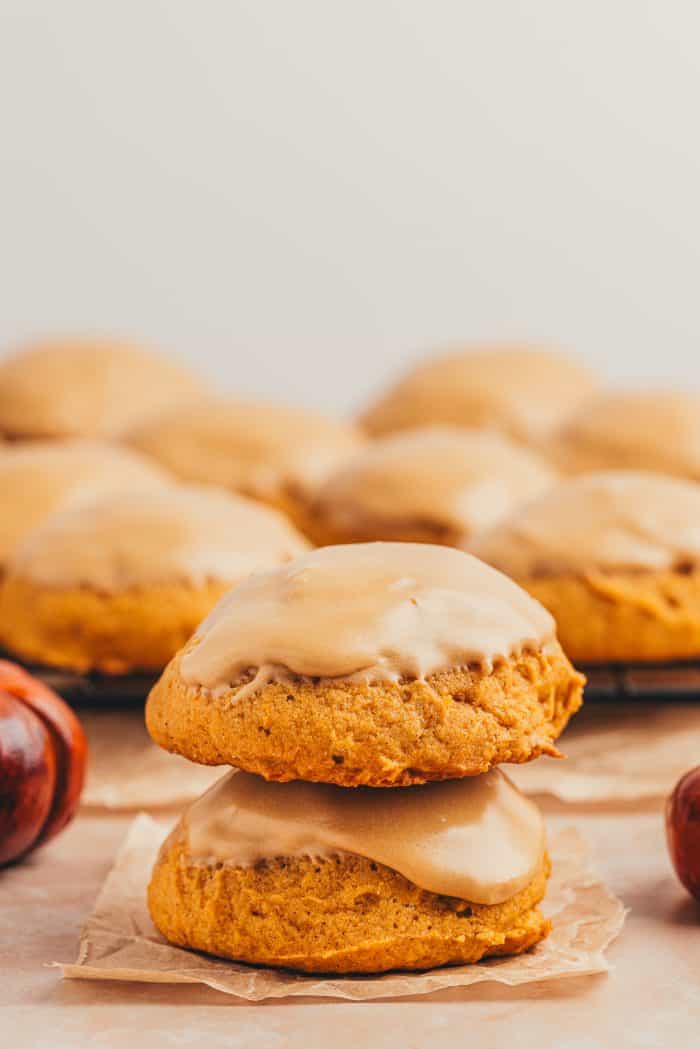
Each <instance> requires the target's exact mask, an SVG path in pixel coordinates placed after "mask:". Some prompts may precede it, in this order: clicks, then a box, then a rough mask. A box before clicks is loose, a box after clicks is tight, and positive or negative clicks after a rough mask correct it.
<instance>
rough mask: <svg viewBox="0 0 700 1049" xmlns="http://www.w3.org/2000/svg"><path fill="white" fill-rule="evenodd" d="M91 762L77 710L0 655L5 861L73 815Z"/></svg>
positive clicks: (0, 855) (0, 854) (1, 843)
mask: <svg viewBox="0 0 700 1049" xmlns="http://www.w3.org/2000/svg"><path fill="white" fill-rule="evenodd" d="M86 763H87V741H86V739H85V733H84V732H83V729H82V727H81V725H80V722H79V721H78V719H77V718H76V716H75V714H74V713H73V711H72V710H71V709H70V707H69V706H67V704H66V703H64V701H63V700H62V699H61V698H60V697H59V696H57V695H56V693H55V692H53V691H52V690H51V689H50V688H47V686H46V685H44V684H42V682H41V681H37V679H36V678H34V677H32V676H31V674H28V673H27V672H26V670H23V669H22V668H21V667H19V666H17V665H16V664H15V663H9V662H7V661H5V660H0V865H2V864H5V863H10V862H12V860H16V859H18V858H19V857H20V856H23V855H24V854H25V853H26V852H28V851H29V850H30V849H34V848H36V847H37V846H38V845H41V844H43V843H44V842H46V841H48V840H49V838H52V837H53V836H54V834H57V833H58V831H60V830H61V829H62V828H63V827H65V825H66V824H67V823H68V822H69V821H70V820H71V819H72V818H73V816H74V815H75V811H76V809H77V807H78V802H79V800H80V793H81V791H82V788H83V782H84V779H85V767H86Z"/></svg>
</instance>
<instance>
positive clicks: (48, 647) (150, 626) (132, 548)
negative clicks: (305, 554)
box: [0, 484, 307, 674]
mask: <svg viewBox="0 0 700 1049" xmlns="http://www.w3.org/2000/svg"><path fill="white" fill-rule="evenodd" d="M306 548H307V544H306V542H305V541H304V540H303V539H302V538H301V536H300V535H299V534H298V533H297V532H296V531H295V530H294V529H293V528H292V526H291V525H290V524H289V523H288V522H287V520H286V519H285V518H284V517H282V515H280V514H278V513H276V512H275V511H273V510H269V509H267V508H266V507H262V506H259V505H258V504H256V503H253V502H249V501H248V500H245V499H243V498H241V497H236V496H233V495H229V494H228V493H226V492H219V491H216V490H213V489H206V488H196V487H191V488H189V487H185V486H179V485H174V484H173V485H163V486H161V487H160V488H158V489H149V490H148V491H143V492H135V493H132V494H130V495H124V494H123V493H116V494H111V495H108V496H104V497H102V498H100V499H96V500H94V501H93V502H91V503H89V504H85V505H81V506H79V507H76V508H75V509H73V510H68V511H65V512H63V513H60V514H56V515H54V516H53V517H51V518H50V519H49V520H48V521H47V522H46V523H45V524H44V525H43V526H41V527H40V528H38V529H37V530H36V531H34V532H33V533H32V534H31V535H30V536H29V537H28V538H27V539H26V540H25V542H24V543H23V544H22V545H21V546H20V548H19V549H18V550H17V552H16V553H15V556H14V557H13V559H12V561H11V562H10V564H9V566H8V570H7V575H6V578H5V582H4V585H3V587H2V589H1V590H0V640H2V643H3V644H4V645H6V646H7V648H9V649H10V650H11V651H12V652H14V653H15V654H16V655H18V656H20V657H21V658H23V659H25V660H28V661H34V662H39V663H46V664H50V665H55V666H62V667H68V668H70V669H73V670H77V671H89V670H97V671H100V672H102V673H106V674H125V673H128V672H131V671H137V670H160V669H162V667H163V666H164V665H165V664H166V663H167V661H168V660H169V659H170V658H171V656H172V655H173V653H174V652H176V651H177V649H178V648H180V646H181V645H183V644H184V643H185V641H186V640H187V638H188V637H189V636H190V635H191V633H192V631H193V630H194V629H195V627H196V626H197V624H198V623H199V622H200V620H201V619H202V618H203V617H204V616H205V615H206V614H207V612H208V611H209V610H210V609H211V607H212V606H213V605H214V604H215V602H216V601H217V600H218V599H219V598H220V597H221V595H222V594H223V593H224V592H225V591H227V590H228V589H229V588H230V587H231V586H232V585H234V584H235V583H237V582H239V581H240V580H241V579H244V578H245V577H246V576H248V575H249V574H250V573H251V572H254V571H258V570H260V569H267V568H270V567H271V566H274V565H277V564H279V563H281V562H283V561H286V560H289V559H290V558H292V557H294V556H295V555H297V554H299V553H301V552H302V551H304V550H305V549H306Z"/></svg>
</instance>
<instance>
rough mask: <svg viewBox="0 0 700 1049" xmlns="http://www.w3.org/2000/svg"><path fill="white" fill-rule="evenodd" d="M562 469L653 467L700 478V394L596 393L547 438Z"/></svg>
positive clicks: (651, 391)
mask: <svg viewBox="0 0 700 1049" xmlns="http://www.w3.org/2000/svg"><path fill="white" fill-rule="evenodd" d="M551 457H552V459H553V460H554V461H555V462H557V464H558V465H559V466H560V467H561V469H562V470H563V471H564V472H566V473H591V472H592V471H594V470H653V471H655V472H658V473H665V474H673V475H675V476H678V477H689V478H692V479H694V480H700V394H698V393H688V392H682V391H673V390H623V391H617V392H611V393H608V394H605V395H604V396H601V397H597V398H596V399H595V400H594V401H592V402H591V403H590V404H589V405H588V407H587V408H586V409H585V410H584V411H582V412H581V413H580V414H578V415H577V416H575V417H573V418H572V419H571V420H570V421H569V422H568V423H567V424H566V425H565V426H564V427H563V428H562V430H561V431H560V433H559V434H557V435H556V436H555V437H554V439H553V440H552V445H551Z"/></svg>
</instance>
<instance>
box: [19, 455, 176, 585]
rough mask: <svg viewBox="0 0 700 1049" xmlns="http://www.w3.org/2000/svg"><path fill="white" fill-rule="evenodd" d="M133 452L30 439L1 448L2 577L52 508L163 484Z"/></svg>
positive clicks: (156, 470) (163, 477) (150, 466)
mask: <svg viewBox="0 0 700 1049" xmlns="http://www.w3.org/2000/svg"><path fill="white" fill-rule="evenodd" d="M167 480H168V477H167V474H166V473H165V472H163V471H161V470H160V469H159V467H157V466H156V465H155V464H154V463H152V462H151V461H150V460H148V459H146V458H145V457H143V456H141V455H139V454H138V453H137V452H131V451H129V449H128V448H122V447H120V446H118V445H108V444H97V443H90V442H87V441H31V442H28V443H22V444H8V445H7V446H6V447H4V448H2V449H1V450H0V575H2V573H3V572H4V570H5V566H6V564H7V561H8V560H9V558H10V557H11V556H12V554H13V552H14V551H15V549H16V548H17V546H18V545H19V543H20V542H21V541H22V540H23V539H24V538H25V536H27V535H28V534H29V533H30V532H31V531H32V529H34V528H36V527H37V525H40V524H42V523H43V522H44V521H45V520H46V519H47V517H48V516H49V515H50V514H51V513H53V512H55V511H56V510H61V509H66V508H67V507H71V506H77V505H78V504H79V503H80V502H81V501H82V502H85V501H89V500H90V499H93V498H94V497H95V496H98V495H100V494H102V493H106V492H112V491H114V492H117V491H121V492H125V493H128V492H134V491H136V490H140V489H143V488H148V487H154V486H156V485H160V484H165V483H167Z"/></svg>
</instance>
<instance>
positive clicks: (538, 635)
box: [147, 543, 583, 786]
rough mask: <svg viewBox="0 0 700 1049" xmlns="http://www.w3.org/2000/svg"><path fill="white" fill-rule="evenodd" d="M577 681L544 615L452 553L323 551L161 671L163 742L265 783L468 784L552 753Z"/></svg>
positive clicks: (251, 588) (268, 576)
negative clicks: (460, 780)
mask: <svg viewBox="0 0 700 1049" xmlns="http://www.w3.org/2000/svg"><path fill="white" fill-rule="evenodd" d="M582 684H583V678H582V677H581V675H579V674H577V673H576V672H575V671H574V670H573V668H572V667H571V664H570V663H569V661H568V660H567V658H566V657H565V656H564V654H563V652H562V650H561V648H560V646H559V644H558V642H557V641H556V637H555V633H554V623H553V620H552V619H551V617H550V616H549V614H548V613H547V612H546V611H545V610H544V609H543V608H542V606H541V605H539V604H538V603H537V602H536V601H533V600H532V599H531V598H530V597H529V596H528V595H527V594H525V593H524V591H522V590H521V589H520V588H519V587H518V586H516V585H515V584H514V583H512V582H511V581H510V580H509V579H507V578H506V577H505V576H502V575H501V574H500V573H498V572H494V571H493V570H492V569H490V568H489V567H488V566H487V565H484V564H482V563H481V562H479V561H477V560H476V559H475V558H472V557H469V556H468V555H466V554H464V553H462V552H461V551H458V550H453V549H450V548H448V547H439V546H430V545H419V544H413V543H370V544H356V545H352V546H335V547H324V548H322V549H320V550H316V551H314V552H312V553H310V554H307V555H306V556H304V557H302V558H299V559H298V560H296V561H294V562H292V563H291V564H290V565H287V566H284V567H282V568H280V569H277V570H273V571H271V572H267V573H261V574H258V575H256V576H254V577H251V578H250V579H248V580H246V582H244V583H243V584H242V585H240V586H238V587H236V588H235V589H234V590H232V591H231V592H230V594H228V595H227V596H226V598H224V600H223V601H221V602H220V604H219V605H218V606H217V608H216V609H215V610H214V611H213V613H212V614H211V615H210V616H209V617H208V618H207V620H206V621H205V622H204V623H203V624H202V626H201V628H200V629H199V631H198V633H197V635H196V636H195V637H194V638H193V639H192V641H190V643H189V644H188V645H187V646H186V647H185V648H184V650H183V651H181V652H180V653H179V654H178V655H177V656H176V657H175V659H174V660H173V661H172V662H171V664H170V665H169V667H168V668H167V669H166V671H165V673H164V675H163V677H162V678H161V680H160V681H159V682H158V684H157V685H156V686H155V688H154V689H153V691H152V692H151V695H150V697H149V700H148V704H147V723H148V728H149V731H150V733H151V735H152V736H153V738H154V739H155V741H156V742H157V743H159V744H160V745H161V746H163V747H165V749H167V750H171V751H175V752H177V753H180V754H183V755H184V756H185V757H187V758H190V759H191V760H193V761H199V762H202V763H204V764H212V765H219V764H230V765H235V766H237V767H239V768H243V769H246V770H247V771H250V772H257V773H260V774H261V775H262V776H265V777H266V778H267V779H274V780H290V779H295V778H299V779H306V780H310V781H325V782H328V783H337V784H339V785H341V786H356V785H358V784H368V785H371V786H391V785H402V786H403V785H408V784H411V783H422V782H425V781H427V780H433V779H447V778H457V777H462V776H474V775H477V774H479V773H481V772H485V771H486V770H488V769H489V768H491V767H492V766H493V765H495V764H498V763H499V762H508V761H509V762H523V761H529V760H531V759H532V758H534V757H536V756H537V755H539V754H543V753H544V754H554V753H556V750H555V747H554V740H555V739H556V738H557V736H558V735H559V733H560V732H561V731H562V729H563V728H564V726H565V725H566V723H567V721H568V719H569V717H570V716H571V714H572V713H574V712H575V711H576V710H577V709H578V707H579V705H580V703H581V689H582Z"/></svg>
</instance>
